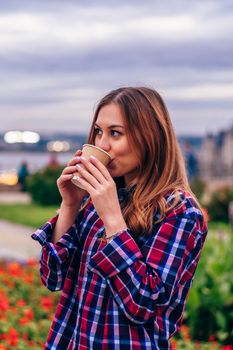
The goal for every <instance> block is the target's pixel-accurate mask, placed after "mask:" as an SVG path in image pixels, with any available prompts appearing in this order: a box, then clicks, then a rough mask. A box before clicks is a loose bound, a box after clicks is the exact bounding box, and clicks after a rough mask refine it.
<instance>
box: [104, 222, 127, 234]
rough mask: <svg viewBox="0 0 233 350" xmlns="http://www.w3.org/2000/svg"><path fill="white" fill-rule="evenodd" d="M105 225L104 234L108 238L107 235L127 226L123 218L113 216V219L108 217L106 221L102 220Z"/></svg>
mask: <svg viewBox="0 0 233 350" xmlns="http://www.w3.org/2000/svg"><path fill="white" fill-rule="evenodd" d="M104 226H105V236H106V238H107V239H108V237H111V236H113V235H115V234H116V233H117V232H119V231H123V230H125V229H126V228H127V224H126V222H125V220H124V218H123V217H122V218H117V219H116V218H114V219H112V220H111V219H110V218H109V219H108V221H107V222H104Z"/></svg>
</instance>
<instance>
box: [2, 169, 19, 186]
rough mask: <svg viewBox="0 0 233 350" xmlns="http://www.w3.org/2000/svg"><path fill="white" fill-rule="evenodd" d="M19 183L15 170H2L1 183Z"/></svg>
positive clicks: (13, 184)
mask: <svg viewBox="0 0 233 350" xmlns="http://www.w3.org/2000/svg"><path fill="white" fill-rule="evenodd" d="M17 183H18V176H17V173H16V171H15V170H8V171H7V170H6V171H4V170H3V171H1V172H0V185H7V186H15V185H17Z"/></svg>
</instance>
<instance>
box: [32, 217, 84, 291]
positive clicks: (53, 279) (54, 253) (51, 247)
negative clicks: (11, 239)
mask: <svg viewBox="0 0 233 350" xmlns="http://www.w3.org/2000/svg"><path fill="white" fill-rule="evenodd" d="M57 218H58V216H55V217H53V218H52V219H51V220H49V221H48V222H47V223H46V224H45V225H43V226H41V227H40V228H39V229H38V230H36V231H35V232H34V233H33V234H32V236H31V237H32V239H34V240H36V241H38V242H39V243H40V244H41V246H42V250H41V257H40V275H41V280H42V282H43V284H44V285H45V286H46V287H47V288H48V289H49V290H51V291H58V290H61V289H62V287H63V284H64V280H65V277H66V274H67V270H68V266H69V264H70V261H71V258H72V256H73V254H74V251H75V250H76V249H77V246H78V233H77V228H76V227H77V226H76V224H73V225H72V226H71V227H70V228H69V229H68V230H67V232H66V233H65V234H64V235H63V236H62V237H61V238H60V239H59V241H57V242H56V244H54V243H52V242H51V241H50V240H51V236H52V233H53V230H54V227H55V224H56V222H57Z"/></svg>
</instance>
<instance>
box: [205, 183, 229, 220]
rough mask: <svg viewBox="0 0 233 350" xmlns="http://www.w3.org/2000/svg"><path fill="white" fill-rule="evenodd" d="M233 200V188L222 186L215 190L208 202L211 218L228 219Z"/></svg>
mask: <svg viewBox="0 0 233 350" xmlns="http://www.w3.org/2000/svg"><path fill="white" fill-rule="evenodd" d="M231 201H233V189H232V188H229V187H225V188H222V189H220V190H218V191H217V192H214V193H213V194H212V196H211V198H210V201H209V203H208V204H207V210H208V213H209V216H210V219H211V220H213V221H223V222H227V221H228V207H229V203H230V202H231Z"/></svg>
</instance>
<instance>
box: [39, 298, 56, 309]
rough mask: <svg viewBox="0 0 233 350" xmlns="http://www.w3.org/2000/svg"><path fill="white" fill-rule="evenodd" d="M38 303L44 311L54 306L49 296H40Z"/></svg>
mask: <svg viewBox="0 0 233 350" xmlns="http://www.w3.org/2000/svg"><path fill="white" fill-rule="evenodd" d="M40 303H41V306H42V307H43V309H44V310H45V311H46V312H50V311H51V309H53V307H54V302H53V300H52V298H51V297H41V298H40Z"/></svg>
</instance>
